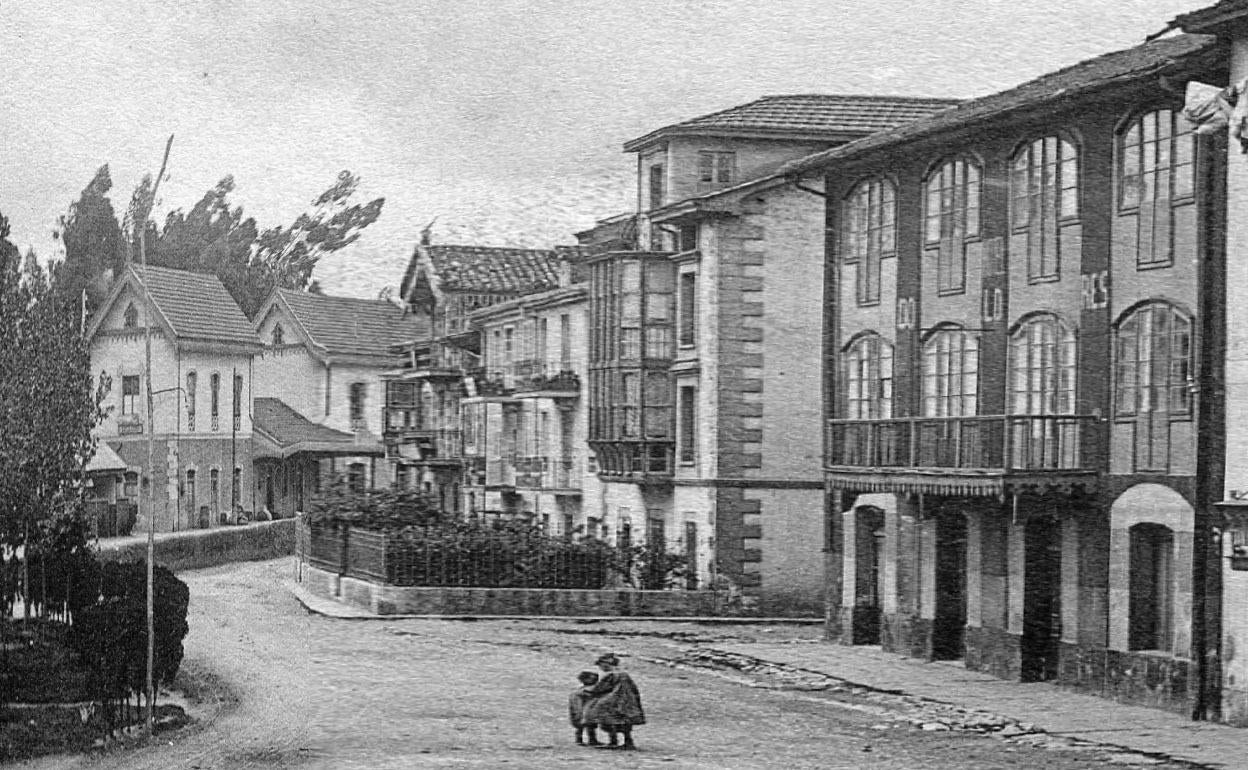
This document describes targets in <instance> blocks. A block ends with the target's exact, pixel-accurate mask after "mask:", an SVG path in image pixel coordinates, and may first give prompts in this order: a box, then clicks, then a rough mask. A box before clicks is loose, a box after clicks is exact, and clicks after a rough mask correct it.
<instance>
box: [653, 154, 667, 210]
mask: <svg viewBox="0 0 1248 770" xmlns="http://www.w3.org/2000/svg"><path fill="white" fill-rule="evenodd" d="M666 197H667V177H666V176H665V175H664V169H663V164H662V163H656V164H654V165H653V166H651V167H650V208H652V209H657V208H662V207H663V199H664V198H666Z"/></svg>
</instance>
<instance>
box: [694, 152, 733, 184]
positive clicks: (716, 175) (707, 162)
mask: <svg viewBox="0 0 1248 770" xmlns="http://www.w3.org/2000/svg"><path fill="white" fill-rule="evenodd" d="M736 178H737V153H736V152H734V151H732V150H698V184H699V185H730V184H732V183H733V182H735V181H736Z"/></svg>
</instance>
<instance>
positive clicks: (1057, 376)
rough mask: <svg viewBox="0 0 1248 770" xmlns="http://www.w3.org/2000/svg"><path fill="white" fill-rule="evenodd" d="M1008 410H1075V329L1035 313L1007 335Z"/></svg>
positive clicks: (1033, 412) (1053, 412)
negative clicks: (1008, 348)
mask: <svg viewBox="0 0 1248 770" xmlns="http://www.w3.org/2000/svg"><path fill="white" fill-rule="evenodd" d="M1010 413H1011V414H1074V413H1075V333H1074V331H1073V330H1071V328H1070V327H1069V326H1067V325H1066V324H1064V323H1062V321H1061V320H1060V319H1058V318H1057V316H1053V315H1047V314H1045V315H1037V316H1034V317H1032V318H1030V319H1028V320H1027V321H1025V322H1023V323H1022V324H1021V325H1019V327H1018V328H1017V329H1015V330H1014V333H1013V335H1011V336H1010Z"/></svg>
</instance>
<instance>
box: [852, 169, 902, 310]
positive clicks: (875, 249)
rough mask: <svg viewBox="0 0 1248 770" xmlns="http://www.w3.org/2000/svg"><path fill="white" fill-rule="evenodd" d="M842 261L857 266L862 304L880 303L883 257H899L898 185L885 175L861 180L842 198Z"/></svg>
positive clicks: (857, 287) (858, 289) (867, 305)
mask: <svg viewBox="0 0 1248 770" xmlns="http://www.w3.org/2000/svg"><path fill="white" fill-rule="evenodd" d="M839 244H840V248H841V262H842V263H843V264H847V265H857V266H858V267H857V268H856V270H855V276H856V277H855V282H854V283H855V286H854V291H855V297H856V299H857V302H858V305H859V307H869V306H872V305H878V304H879V302H880V284H881V272H882V270H883V265H882V263H883V260H885V259H890V258H892V257H895V256H897V185H896V184H895V183H894V182H893V180H892V179H890V178H888V177H886V176H874V177H868V178H866V179H862V180H859V181H858V183H857V184H855V185H854V186H853V187H852V188H850V191H849V193H848V194H847V195H846V196H845V198H844V199H843V200H842V201H841V237H840V239H839Z"/></svg>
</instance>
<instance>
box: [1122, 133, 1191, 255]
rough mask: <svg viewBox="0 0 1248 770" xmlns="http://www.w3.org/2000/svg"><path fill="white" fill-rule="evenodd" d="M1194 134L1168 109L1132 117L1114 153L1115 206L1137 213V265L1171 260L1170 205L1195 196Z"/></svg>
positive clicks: (1172, 234) (1123, 211) (1171, 222)
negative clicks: (1116, 179)
mask: <svg viewBox="0 0 1248 770" xmlns="http://www.w3.org/2000/svg"><path fill="white" fill-rule="evenodd" d="M1195 189H1196V136H1195V134H1193V133H1192V127H1191V124H1190V123H1188V122H1187V121H1186V120H1185V119H1184V118H1183V117H1182V115H1180V114H1179V113H1177V112H1174V111H1172V110H1156V111H1154V112H1149V113H1145V114H1144V115H1141V116H1139V117H1138V118H1136V119H1135V120H1133V121H1131V123H1129V124H1128V125H1127V127H1126V130H1124V131H1123V133H1122V135H1121V137H1120V141H1119V152H1118V206H1119V210H1120V211H1121V212H1122V213H1124V214H1131V213H1134V214H1136V215H1137V216H1136V227H1137V229H1138V239H1137V241H1136V264H1137V265H1139V266H1140V267H1164V266H1166V265H1169V264H1171V263H1173V261H1174V237H1173V236H1174V208H1175V207H1176V206H1181V205H1184V204H1187V203H1191V202H1192V201H1193V199H1194V198H1193V196H1194V193H1195Z"/></svg>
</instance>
